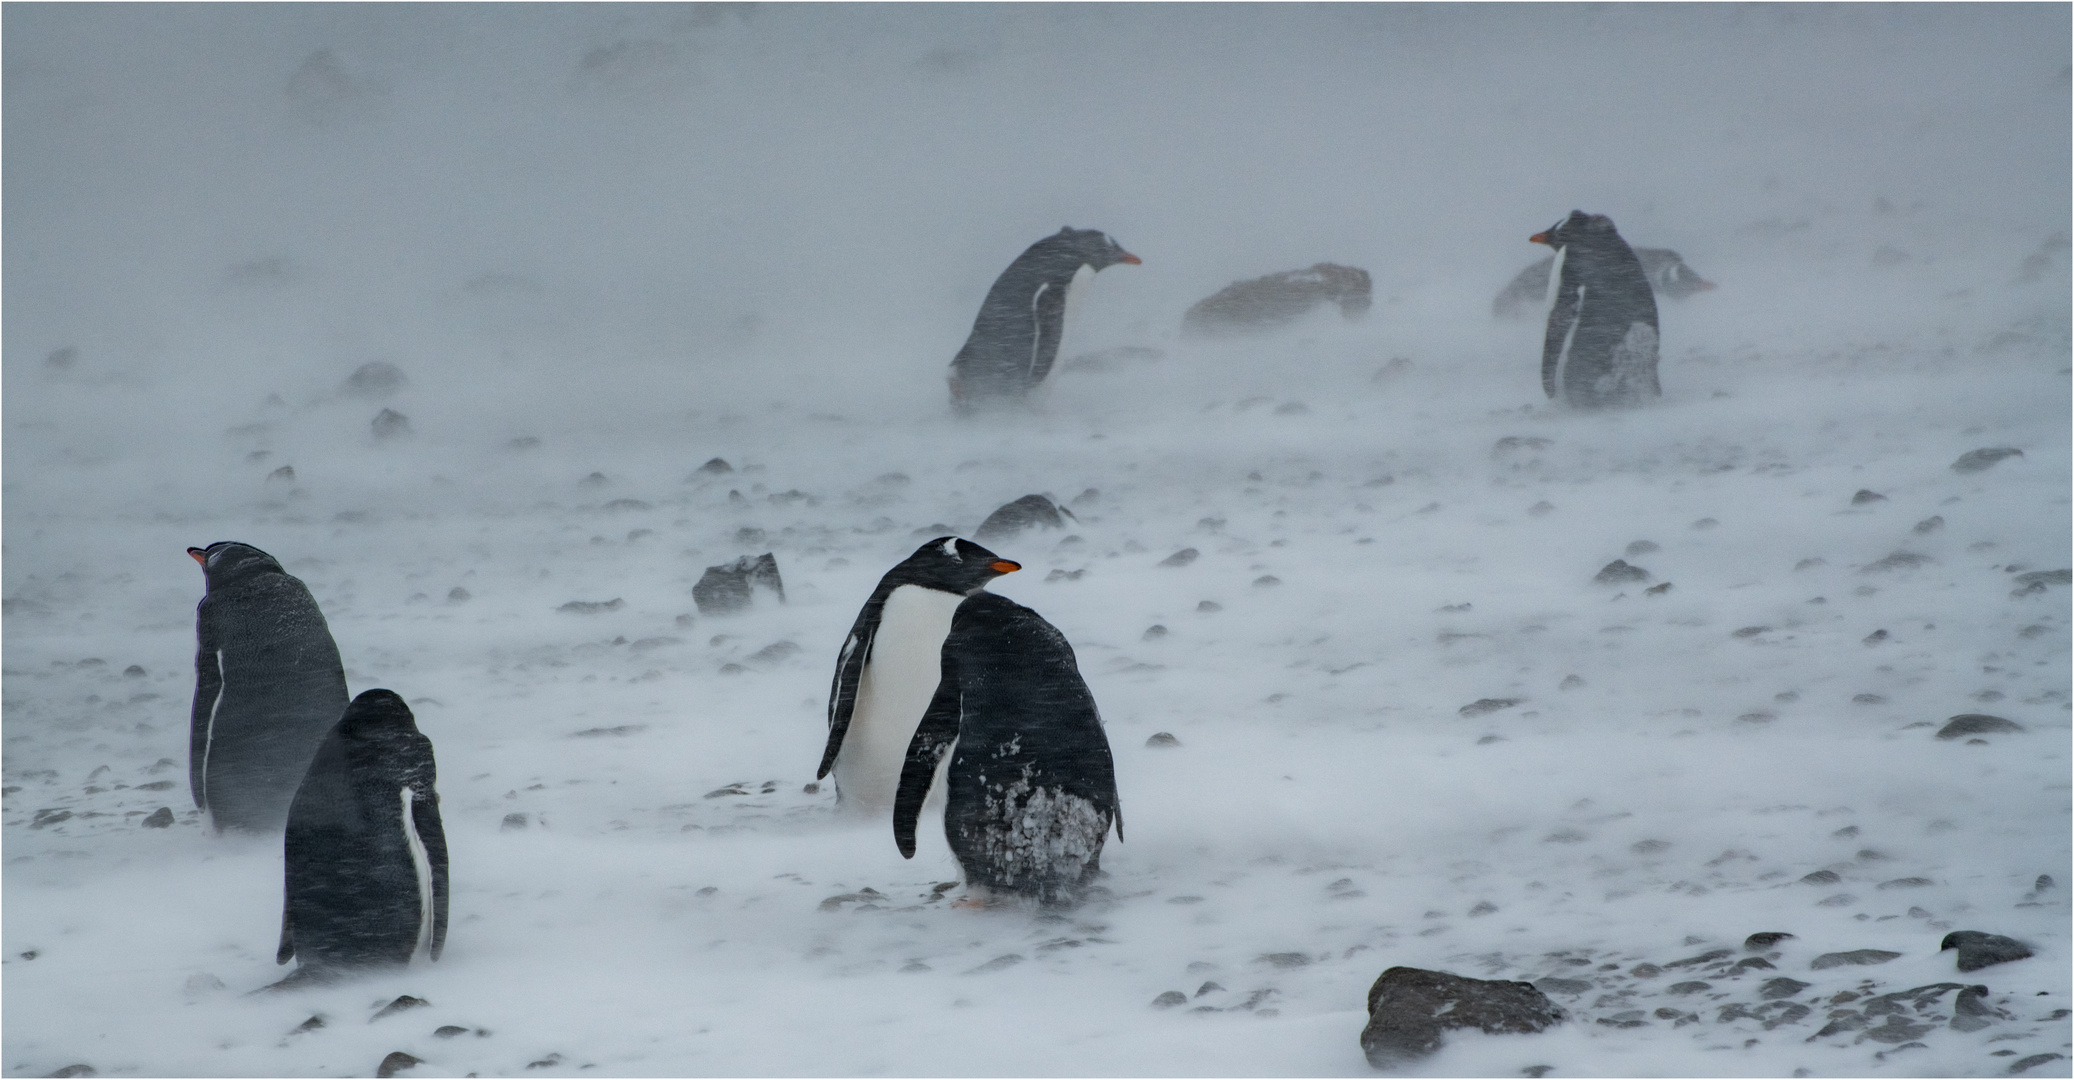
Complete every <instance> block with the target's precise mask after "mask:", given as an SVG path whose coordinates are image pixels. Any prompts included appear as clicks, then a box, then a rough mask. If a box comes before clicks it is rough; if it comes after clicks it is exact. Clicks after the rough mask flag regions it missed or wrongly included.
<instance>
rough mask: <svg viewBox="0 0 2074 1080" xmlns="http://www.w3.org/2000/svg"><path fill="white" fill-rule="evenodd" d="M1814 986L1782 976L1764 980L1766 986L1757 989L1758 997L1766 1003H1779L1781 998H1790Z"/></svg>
mask: <svg viewBox="0 0 2074 1080" xmlns="http://www.w3.org/2000/svg"><path fill="white" fill-rule="evenodd" d="M1812 985H1814V984H1813V983H1804V982H1801V981H1800V980H1799V979H1789V978H1787V977H1786V976H1784V975H1781V976H1779V977H1778V978H1775V979H1766V980H1764V985H1763V986H1760V987H1758V988H1757V996H1758V997H1761V998H1763V999H1764V1000H1766V1001H1777V1000H1778V999H1780V998H1790V997H1792V996H1793V995H1795V994H1798V993H1800V992H1801V991H1802V990H1805V989H1807V988H1808V987H1810V986H1812Z"/></svg>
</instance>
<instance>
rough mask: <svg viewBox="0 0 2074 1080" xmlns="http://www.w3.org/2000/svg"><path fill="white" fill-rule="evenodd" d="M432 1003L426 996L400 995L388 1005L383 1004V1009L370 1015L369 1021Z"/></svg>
mask: <svg viewBox="0 0 2074 1080" xmlns="http://www.w3.org/2000/svg"><path fill="white" fill-rule="evenodd" d="M430 1004H432V1003H431V1002H429V1001H426V1000H425V999H424V998H419V997H412V996H410V995H409V994H403V995H401V996H399V997H398V998H397V999H396V1000H395V1001H392V1002H390V1003H388V1004H387V1005H384V1006H382V1008H381V1011H380V1012H377V1013H375V1014H374V1015H373V1016H371V1017H368V1019H367V1022H368V1023H370V1024H372V1023H374V1022H375V1021H376V1020H380V1019H381V1018H382V1017H385V1016H394V1015H396V1014H397V1013H400V1012H405V1011H408V1010H410V1009H416V1008H422V1007H423V1006H426V1005H430Z"/></svg>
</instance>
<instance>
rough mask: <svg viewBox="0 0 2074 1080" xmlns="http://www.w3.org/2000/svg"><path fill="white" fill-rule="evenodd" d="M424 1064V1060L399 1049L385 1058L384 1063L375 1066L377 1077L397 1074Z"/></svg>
mask: <svg viewBox="0 0 2074 1080" xmlns="http://www.w3.org/2000/svg"><path fill="white" fill-rule="evenodd" d="M423 1064H424V1062H422V1061H420V1060H418V1059H417V1058H414V1057H412V1056H410V1055H409V1054H406V1053H404V1052H403V1051H401V1050H398V1051H395V1052H394V1053H391V1054H390V1055H389V1056H388V1057H385V1058H383V1059H382V1063H381V1064H380V1065H377V1066H375V1070H374V1074H375V1076H377V1077H389V1076H395V1075H396V1074H397V1073H400V1072H402V1071H403V1070H405V1069H413V1068H416V1067H418V1066H419V1065H423Z"/></svg>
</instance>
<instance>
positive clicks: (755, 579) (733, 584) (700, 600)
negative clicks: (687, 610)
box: [691, 552, 785, 615]
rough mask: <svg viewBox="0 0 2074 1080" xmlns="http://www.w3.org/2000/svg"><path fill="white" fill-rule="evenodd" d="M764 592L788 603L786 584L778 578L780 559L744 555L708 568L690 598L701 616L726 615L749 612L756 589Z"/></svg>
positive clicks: (771, 555) (768, 555) (764, 554)
mask: <svg viewBox="0 0 2074 1080" xmlns="http://www.w3.org/2000/svg"><path fill="white" fill-rule="evenodd" d="M759 588H760V589H765V590H768V591H769V592H771V593H774V594H776V595H777V597H778V602H779V603H781V604H782V603H784V602H785V583H784V581H783V580H781V579H780V578H779V576H778V559H777V556H775V555H773V554H771V553H770V552H765V553H763V554H761V555H754V556H751V555H744V556H742V557H741V558H739V559H736V560H735V561H734V562H732V563H729V564H727V565H724V566H709V567H706V573H705V576H703V577H701V578H699V583H698V584H696V585H694V586H692V587H691V598H692V600H693V601H694V602H696V603H697V604H698V607H699V614H701V615H726V614H730V613H733V612H737V611H741V610H743V609H744V608H747V607H748V606H749V604H750V602H751V600H753V599H754V595H755V594H754V590H755V589H759Z"/></svg>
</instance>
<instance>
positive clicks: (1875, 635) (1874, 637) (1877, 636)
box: [1862, 630, 1889, 645]
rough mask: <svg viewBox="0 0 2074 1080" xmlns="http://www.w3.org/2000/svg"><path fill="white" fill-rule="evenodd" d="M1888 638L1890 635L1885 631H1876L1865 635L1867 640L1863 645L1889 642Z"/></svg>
mask: <svg viewBox="0 0 2074 1080" xmlns="http://www.w3.org/2000/svg"><path fill="white" fill-rule="evenodd" d="M1888 637H1889V635H1888V633H1887V632H1886V631H1885V630H1874V631H1873V632H1872V633H1870V634H1867V635H1865V640H1864V641H1863V642H1862V644H1865V645H1878V644H1879V643H1880V642H1882V641H1885V640H1887V638H1888Z"/></svg>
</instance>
